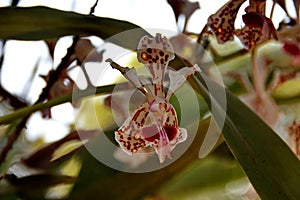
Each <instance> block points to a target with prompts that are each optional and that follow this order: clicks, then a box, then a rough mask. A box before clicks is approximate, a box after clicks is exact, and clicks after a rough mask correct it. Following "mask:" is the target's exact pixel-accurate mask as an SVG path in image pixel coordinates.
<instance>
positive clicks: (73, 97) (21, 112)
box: [0, 83, 128, 125]
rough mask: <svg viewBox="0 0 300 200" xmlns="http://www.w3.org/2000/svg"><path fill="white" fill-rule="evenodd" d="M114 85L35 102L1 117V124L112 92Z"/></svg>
mask: <svg viewBox="0 0 300 200" xmlns="http://www.w3.org/2000/svg"><path fill="white" fill-rule="evenodd" d="M120 86H121V87H118V88H120V89H122V88H125V87H127V86H128V83H121V84H120ZM114 87H115V84H112V85H106V86H100V87H96V88H89V89H87V90H82V91H78V92H76V93H74V92H73V93H70V94H66V95H64V96H60V97H57V98H55V99H51V100H49V101H47V102H45V103H37V104H34V105H32V106H29V107H24V108H21V109H18V110H16V111H14V112H13V113H11V114H8V115H5V116H3V117H0V125H2V124H9V123H11V122H13V121H14V120H16V119H18V118H22V117H25V116H27V115H29V114H32V113H34V112H36V111H39V110H45V109H48V108H51V107H53V106H56V105H60V104H63V103H67V102H72V101H77V100H79V99H81V98H83V97H87V96H91V95H93V94H94V95H96V94H107V93H110V92H112V91H113V89H114Z"/></svg>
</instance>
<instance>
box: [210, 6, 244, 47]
mask: <svg viewBox="0 0 300 200" xmlns="http://www.w3.org/2000/svg"><path fill="white" fill-rule="evenodd" d="M245 1H246V0H231V1H229V2H228V3H227V4H225V5H224V6H223V7H222V8H221V9H220V10H218V11H217V12H216V13H215V14H213V15H211V16H210V17H209V18H208V22H207V25H208V26H209V27H210V28H211V30H212V32H213V33H214V34H215V36H216V38H217V41H218V43H220V44H223V43H225V42H227V41H230V40H233V38H234V21H235V18H236V15H237V13H238V11H239V9H240V7H241V5H242V4H243V3H244V2H245Z"/></svg>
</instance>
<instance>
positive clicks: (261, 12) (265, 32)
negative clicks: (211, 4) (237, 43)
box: [207, 0, 277, 49]
mask: <svg viewBox="0 0 300 200" xmlns="http://www.w3.org/2000/svg"><path fill="white" fill-rule="evenodd" d="M245 1H246V0H231V1H229V2H228V3H226V4H225V5H224V6H223V7H222V8H220V9H219V10H218V11H217V12H216V13H215V14H213V15H211V16H210V17H209V18H208V22H207V25H208V27H210V29H211V30H212V32H213V34H214V35H215V36H216V39H217V41H218V43H220V44H223V43H225V42H227V41H231V40H233V39H234V35H236V36H237V37H238V38H239V39H240V40H241V42H242V43H243V44H244V46H245V47H246V48H247V49H252V48H253V47H255V46H256V45H258V44H260V43H262V42H263V41H266V40H269V39H271V38H274V39H276V40H277V34H276V30H275V28H274V25H273V23H272V21H271V20H270V19H269V18H267V17H266V16H265V3H266V0H249V6H248V7H247V8H246V9H245V11H246V14H244V15H243V22H244V23H245V26H244V27H243V28H242V29H235V27H234V22H235V19H236V16H237V13H238V11H239V9H240V7H241V5H242V4H243V3H244V2H245Z"/></svg>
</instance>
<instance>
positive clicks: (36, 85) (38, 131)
mask: <svg viewBox="0 0 300 200" xmlns="http://www.w3.org/2000/svg"><path fill="white" fill-rule="evenodd" d="M10 2H11V1H10V0H9V1H1V2H0V6H8V5H9V4H10ZM226 2H227V0H216V1H214V2H213V3H212V1H199V3H200V9H199V10H197V11H196V12H195V13H194V14H193V15H192V16H191V18H190V20H189V24H188V26H187V31H189V32H194V33H200V31H201V30H202V28H203V27H204V25H205V24H206V22H207V18H208V17H209V16H210V15H211V14H213V13H214V12H216V11H217V10H218V9H219V8H220V7H221V6H222V5H223V4H224V3H226ZM291 2H292V1H287V6H289V7H291V6H292V4H291ZM94 3H95V1H94V0H64V1H61V0H51V1H49V0H21V1H20V3H19V5H18V6H36V5H44V6H48V7H52V8H57V9H61V10H67V11H71V10H72V11H75V12H79V13H83V14H88V13H89V11H90V7H91V6H92V5H93V4H94ZM267 3H268V6H267V8H268V10H267V13H270V9H271V7H272V3H273V2H272V1H267ZM241 10H243V9H241ZM276 12H277V13H278V12H283V11H282V9H281V8H280V7H279V6H276V7H275V13H276ZM241 14H242V13H239V16H238V18H237V21H236V26H237V27H239V26H242V21H241ZM94 15H96V16H103V17H111V18H116V19H121V20H126V21H130V22H132V23H134V24H137V25H139V26H141V27H144V28H158V29H159V28H161V29H167V30H171V31H177V30H178V27H177V25H176V22H175V18H174V14H173V11H172V9H171V7H170V6H169V5H168V3H167V1H166V0H152V1H141V0H101V1H99V3H98V6H97V7H96V10H95V13H94ZM276 16H284V15H283V14H282V13H280V14H278V15H276ZM276 16H274V24H275V26H278V23H279V22H280V21H282V18H276ZM94 38H95V37H94ZM92 41H96V43H97V45H99V44H101V41H100V40H99V39H93V40H92ZM71 42H72V41H71V37H64V38H62V39H60V40H59V42H58V44H57V46H56V48H55V54H54V63H53V64H52V62H51V58H50V56H49V53H48V49H47V47H46V45H45V43H44V42H42V41H38V42H22V41H8V42H7V45H6V47H5V61H4V65H3V71H2V77H1V81H2V83H3V86H4V87H5V88H6V89H7V90H9V91H11V92H12V93H13V94H17V95H18V96H21V97H22V98H25V99H27V100H28V101H29V102H31V103H32V102H34V101H35V100H36V99H37V98H38V95H39V93H40V91H41V89H42V88H43V87H44V86H45V81H44V80H42V79H41V78H39V77H37V78H35V79H34V80H33V82H32V85H31V86H30V89H26V87H27V85H26V84H27V83H28V82H30V80H29V78H30V76H31V75H32V73H33V71H34V69H35V67H36V66H37V65H38V67H37V71H36V72H35V73H36V74H40V75H46V74H47V73H48V71H49V70H50V69H53V68H55V67H57V65H58V64H59V63H60V61H61V58H62V57H63V56H64V55H65V53H66V51H67V48H68V47H69V45H70V44H71ZM97 45H96V46H97ZM108 57H109V53H108V52H104V60H105V59H106V58H108ZM108 71H113V70H110V69H108ZM79 73H80V72H79V70H78V69H76V70H74V72H72V73H71V74H72V77H74V76H76V75H78V74H79ZM108 73H110V72H108ZM113 73H115V74H116V72H113ZM111 77H114V75H112V76H111V75H109V76H105V77H103V82H101V84H108V83H111V82H112V81H114V80H115V78H111ZM52 112H53V113H52V114H53V118H52V119H49V120H44V119H42V118H41V114H40V113H36V114H34V115H33V116H32V117H31V119H30V121H29V124H28V129H27V131H28V137H29V138H30V139H36V138H38V137H44V138H45V139H46V140H48V141H52V140H56V139H59V138H61V137H63V136H64V135H66V134H67V133H68V130H69V129H68V126H69V125H70V124H72V123H73V120H74V112H73V110H72V107H71V106H70V105H66V104H65V105H61V106H57V107H54V108H52Z"/></svg>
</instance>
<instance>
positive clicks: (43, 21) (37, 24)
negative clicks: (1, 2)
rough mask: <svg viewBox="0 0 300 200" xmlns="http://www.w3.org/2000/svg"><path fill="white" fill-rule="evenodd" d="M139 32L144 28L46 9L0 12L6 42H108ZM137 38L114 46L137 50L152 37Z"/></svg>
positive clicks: (0, 28)
mask: <svg viewBox="0 0 300 200" xmlns="http://www.w3.org/2000/svg"><path fill="white" fill-rule="evenodd" d="M136 28H140V27H139V26H137V25H135V24H132V23H129V22H126V21H121V20H116V19H110V18H104V17H96V16H93V15H83V14H79V13H75V12H67V11H61V10H57V9H52V8H48V7H42V6H38V7H26V8H24V7H3V8H0V38H1V39H5V40H7V39H17V40H44V39H49V38H58V37H61V36H66V35H95V36H99V37H100V38H102V39H107V38H109V37H111V36H113V35H116V34H118V33H121V32H123V31H126V30H130V29H136ZM134 34H135V35H132V34H126V35H122V36H123V37H118V38H117V39H116V38H115V39H114V40H113V41H111V42H113V43H116V44H118V45H120V46H123V47H126V48H131V49H135V48H136V46H137V43H138V41H139V39H140V38H141V37H142V36H144V35H149V34H148V33H147V32H146V31H145V30H143V29H141V28H140V29H139V31H134Z"/></svg>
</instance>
